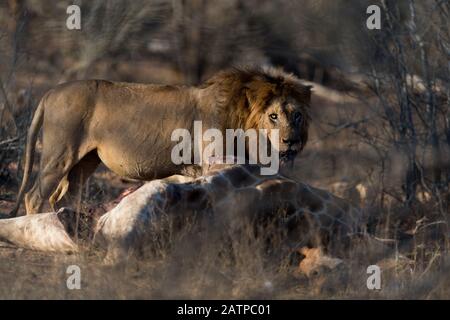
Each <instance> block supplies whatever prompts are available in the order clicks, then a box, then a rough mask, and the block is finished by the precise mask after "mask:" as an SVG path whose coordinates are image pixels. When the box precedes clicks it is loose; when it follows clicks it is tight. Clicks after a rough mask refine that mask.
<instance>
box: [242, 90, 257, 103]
mask: <svg viewBox="0 0 450 320" xmlns="http://www.w3.org/2000/svg"><path fill="white" fill-rule="evenodd" d="M244 91H245V98H246V100H247V103H246V105H247V106H248V107H250V106H253V105H255V103H256V101H257V98H258V97H257V94H256V92H255V91H254V90H252V89H251V88H250V87H244Z"/></svg>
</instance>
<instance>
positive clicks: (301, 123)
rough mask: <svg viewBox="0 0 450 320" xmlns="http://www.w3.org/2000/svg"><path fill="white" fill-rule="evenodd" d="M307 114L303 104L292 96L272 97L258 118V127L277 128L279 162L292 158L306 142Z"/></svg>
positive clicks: (269, 129)
mask: <svg viewBox="0 0 450 320" xmlns="http://www.w3.org/2000/svg"><path fill="white" fill-rule="evenodd" d="M307 117H308V115H307V112H306V107H305V105H303V104H302V102H299V101H297V100H295V99H294V98H292V97H287V98H282V97H279V98H274V99H273V100H272V101H271V103H270V104H269V105H268V106H266V108H265V110H264V114H263V115H262V117H261V118H260V124H259V127H260V128H267V129H268V131H269V132H270V131H271V130H272V129H278V130H279V142H278V143H279V144H278V145H279V152H280V160H281V162H289V161H292V160H294V158H295V157H296V156H297V154H298V153H299V152H300V151H301V150H302V149H303V147H304V146H305V144H306V140H307V138H308V137H307V134H308V121H307V120H308V119H307ZM269 137H270V135H269Z"/></svg>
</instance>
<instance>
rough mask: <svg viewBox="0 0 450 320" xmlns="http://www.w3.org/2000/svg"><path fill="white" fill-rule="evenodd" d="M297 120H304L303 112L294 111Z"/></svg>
mask: <svg viewBox="0 0 450 320" xmlns="http://www.w3.org/2000/svg"><path fill="white" fill-rule="evenodd" d="M294 120H295V122H300V121H301V120H302V114H301V113H300V112H296V113H294Z"/></svg>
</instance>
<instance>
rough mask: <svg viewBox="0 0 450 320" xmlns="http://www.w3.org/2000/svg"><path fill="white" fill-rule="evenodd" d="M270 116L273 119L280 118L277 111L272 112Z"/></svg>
mask: <svg viewBox="0 0 450 320" xmlns="http://www.w3.org/2000/svg"><path fill="white" fill-rule="evenodd" d="M269 118H270V119H271V120H277V119H278V115H277V114H276V113H271V114H269Z"/></svg>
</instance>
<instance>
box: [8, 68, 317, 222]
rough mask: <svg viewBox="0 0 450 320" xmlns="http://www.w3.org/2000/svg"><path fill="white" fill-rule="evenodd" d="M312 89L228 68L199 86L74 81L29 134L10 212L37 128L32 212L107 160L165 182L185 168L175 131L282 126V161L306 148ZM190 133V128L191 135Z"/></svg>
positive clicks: (269, 74)
mask: <svg viewBox="0 0 450 320" xmlns="http://www.w3.org/2000/svg"><path fill="white" fill-rule="evenodd" d="M310 96H311V87H310V86H305V85H302V84H301V82H300V81H299V79H297V78H296V77H294V76H293V75H291V74H286V73H284V72H282V71H281V70H277V69H231V70H228V71H223V72H219V73H218V74H217V75H215V76H213V77H212V78H211V79H209V80H208V81H206V82H205V83H203V84H202V85H200V86H198V87H185V86H168V85H152V84H134V83H121V82H110V81H104V80H86V81H74V82H69V83H65V84H61V85H58V86H57V87H56V88H54V89H51V90H50V91H48V92H47V93H46V94H45V95H44V97H43V98H42V100H41V101H40V103H39V106H38V107H37V110H36V112H35V115H34V118H33V121H32V123H31V126H30V129H29V132H28V141H27V147H26V152H25V166H24V176H23V181H22V184H21V187H20V190H19V193H18V197H17V203H16V206H15V209H14V210H13V211H12V213H11V215H13V216H14V215H16V214H17V210H18V208H19V205H20V202H21V201H22V198H23V194H24V192H25V190H26V189H27V185H28V180H29V177H30V173H31V171H32V165H33V158H34V153H35V151H34V149H35V144H36V140H37V136H38V133H39V130H40V127H41V126H42V127H43V137H42V139H43V144H42V154H41V162H40V170H39V175H38V177H37V179H36V181H35V183H34V185H33V187H32V188H31V189H30V191H29V192H28V193H26V195H25V206H26V212H27V214H30V213H37V212H40V210H41V208H42V206H43V204H44V200H45V199H48V200H49V203H50V205H51V207H52V208H53V209H54V206H55V203H56V202H57V201H59V200H60V199H61V198H62V197H63V196H65V199H74V198H73V196H74V195H77V192H78V190H79V189H78V188H79V187H80V186H82V185H83V184H84V182H85V181H86V179H87V178H88V177H89V176H90V175H91V174H92V173H93V172H94V170H95V169H96V168H97V166H98V165H99V164H100V162H103V163H104V164H105V165H106V166H107V167H108V168H109V169H111V170H112V171H114V172H115V173H116V174H118V175H120V176H123V177H128V178H133V179H140V180H151V179H154V178H162V177H167V176H170V175H174V174H179V173H181V172H182V170H184V169H185V166H183V165H175V164H174V163H173V162H172V161H171V150H172V148H173V146H174V145H176V142H173V141H171V133H172V131H173V130H174V129H176V128H187V129H192V126H193V122H194V121H195V120H201V121H202V122H203V128H204V129H207V128H217V129H220V130H223V132H225V129H227V128H230V129H238V128H240V129H243V130H247V129H249V128H254V129H268V131H270V130H271V129H272V128H277V129H279V139H280V141H279V151H280V158H281V160H282V161H283V160H284V161H288V160H289V161H292V160H293V159H294V157H295V156H296V155H297V153H298V152H300V151H301V150H302V149H303V147H304V146H305V144H306V141H307V135H308V123H309V115H308V110H309V102H310ZM191 132H192V131H191Z"/></svg>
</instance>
